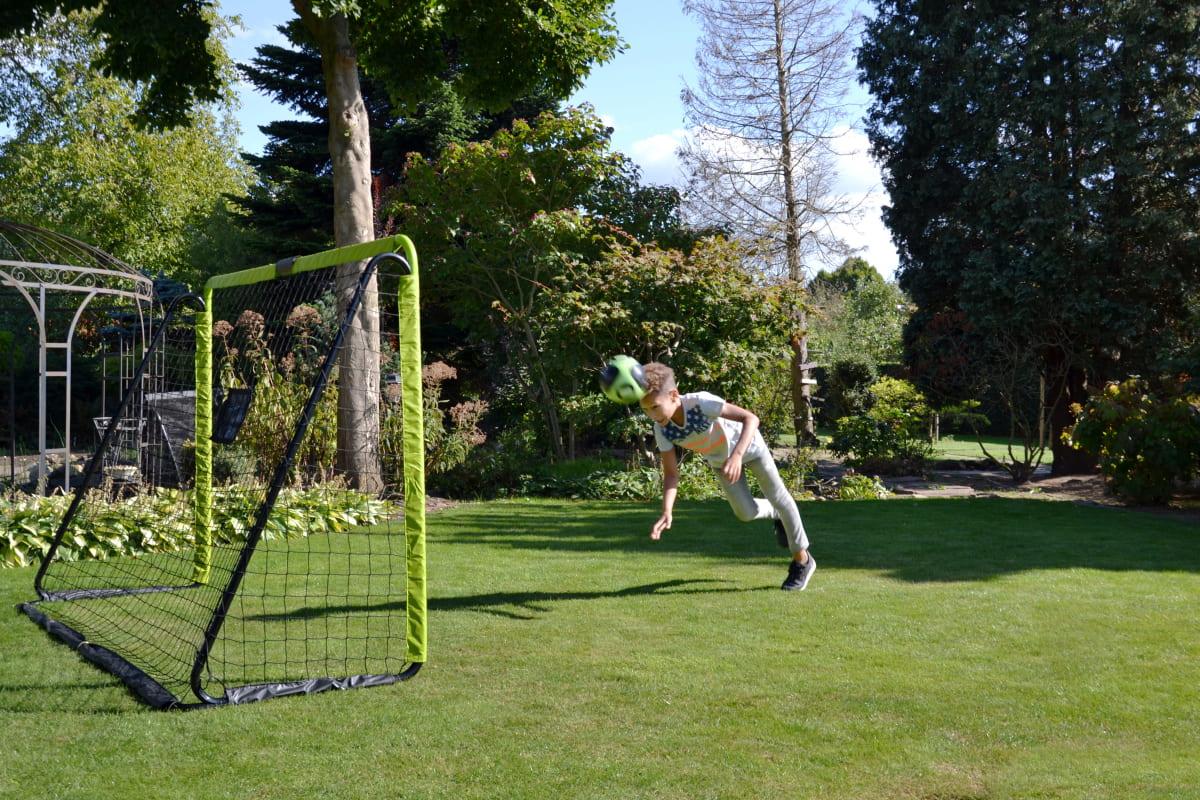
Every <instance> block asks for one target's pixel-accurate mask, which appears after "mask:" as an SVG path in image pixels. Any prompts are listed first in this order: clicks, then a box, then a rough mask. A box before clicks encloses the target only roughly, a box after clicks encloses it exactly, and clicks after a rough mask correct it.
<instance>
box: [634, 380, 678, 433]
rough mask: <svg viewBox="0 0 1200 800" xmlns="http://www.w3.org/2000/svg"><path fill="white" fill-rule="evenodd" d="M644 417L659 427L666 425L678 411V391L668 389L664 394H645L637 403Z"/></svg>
mask: <svg viewBox="0 0 1200 800" xmlns="http://www.w3.org/2000/svg"><path fill="white" fill-rule="evenodd" d="M638 402H639V404H640V405H641V407H642V411H644V412H646V416H647V417H649V418H650V419H652V420H654V421H655V422H657V423H658V424H659V425H666V424H667V421H668V420H670V419H671V417H673V416H675V412H676V411H678V410H679V390H678V389H668V390H667V391H665V392H647V393H646V395H645V397H643V398H642V399H641V400H639V401H638Z"/></svg>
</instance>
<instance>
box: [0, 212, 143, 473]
mask: <svg viewBox="0 0 1200 800" xmlns="http://www.w3.org/2000/svg"><path fill="white" fill-rule="evenodd" d="M5 287H7V288H12V289H15V290H16V292H17V293H18V294H19V295H20V296H21V297H22V298H23V299H24V300H25V302H26V304H28V306H29V310H30V311H32V312H33V317H34V319H35V320H36V322H37V329H38V429H37V435H38V463H37V487H38V492H39V493H44V492H45V490H46V485H47V479H48V468H47V456H48V455H50V454H52V453H55V454H61V455H62V459H63V465H64V481H65V486H64V488H65V489H69V487H70V483H71V389H72V385H71V378H72V359H73V348H74V342H75V334H76V330H77V327H78V325H79V321H80V319H81V318H82V317H83V314H84V312H85V311H86V310H87V308H88V306H89V305H90V304H91V303H92V301H94V300H95V299H96V298H98V297H112V298H121V299H123V300H125V301H127V303H128V306H127V310H128V311H132V312H133V319H134V320H135V323H134V324H135V326H136V327H137V328H139V329H140V330H139V333H140V335H137V336H135V340H136V343H135V345H134V347H133V350H134V351H136V352H135V354H133V355H134V356H135V357H136V358H137V359H139V360H140V359H141V357H142V356H143V355H144V350H145V347H146V343H147V342H148V341H149V340H150V334H151V326H152V325H153V320H154V317H155V311H156V308H157V305H158V303H157V301H156V299H155V292H154V281H153V279H152V278H150V277H147V276H146V275H144V274H142V273H141V272H140V271H138V270H137V269H135V268H134V267H131V266H129V265H128V264H126V263H124V262H123V261H120V260H119V259H116V258H114V257H113V256H110V255H108V254H107V253H105V252H103V251H101V250H98V249H97V248H95V247H92V246H91V245H88V244H85V243H83V242H80V241H78V240H76V239H73V238H71V237H69V236H64V235H63V234H60V233H56V232H54V231H49V230H45V229H42V228H37V227H34V226H32V225H24V224H21V223H17V222H9V221H5V220H0V288H5ZM55 296H60V297H63V296H65V297H76V298H77V301H76V302H75V303H74V312H73V316H72V317H71V321H70V324H69V325H68V326H67V327H66V329H65V331H64V330H63V329H62V326H61V324H58V325H55V324H53V323H54V322H55V320H52V319H48V318H47V315H48V312H49V311H51V309H49V308H48V305H47V299H48V297H49V298H53V297H55ZM53 310H55V311H57V310H59V309H53ZM60 322H61V321H60ZM51 351H59V352H61V353H62V354H63V356H62V362H63V363H62V366H63V368H62V369H51V366H52V365H51V357H50V353H51ZM53 366H59V365H58V364H54V365H53ZM51 380H63V381H65V398H66V402H65V405H66V408H65V417H64V421H65V424H64V427H63V431H62V433H63V447H61V448H52V449H50V448H48V447H47V444H48V443H47V428H48V426H49V424H50V421H49V416H48V413H47V396H48V392H47V388H48V386H49V382H50V381H51ZM120 382H121V377H120V376H119V377H118V383H120ZM118 389H119V392H118V396H119V394H120V392H121V391H123V390H124V389H125V387H124V386H118ZM14 435H15V433H14ZM13 477H14V479H15V477H16V476H15V475H14V476H13Z"/></svg>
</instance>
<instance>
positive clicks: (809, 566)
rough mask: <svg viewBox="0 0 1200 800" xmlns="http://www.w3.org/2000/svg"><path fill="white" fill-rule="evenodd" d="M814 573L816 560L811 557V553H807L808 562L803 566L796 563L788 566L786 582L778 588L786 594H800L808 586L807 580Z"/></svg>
mask: <svg viewBox="0 0 1200 800" xmlns="http://www.w3.org/2000/svg"><path fill="white" fill-rule="evenodd" d="M816 571H817V560H816V559H815V558H813V557H812V553H809V555H808V561H805V562H804V563H803V564H801V563H799V562H798V561H793V562H792V563H791V564H788V574H787V580H785V581H784V582H783V585H782V586H780V587H779V588H780V589H783V590H784V591H788V592H802V591H804V589H805V587H807V586H808V580H809V578H811V577H812V574H813V573H814V572H816Z"/></svg>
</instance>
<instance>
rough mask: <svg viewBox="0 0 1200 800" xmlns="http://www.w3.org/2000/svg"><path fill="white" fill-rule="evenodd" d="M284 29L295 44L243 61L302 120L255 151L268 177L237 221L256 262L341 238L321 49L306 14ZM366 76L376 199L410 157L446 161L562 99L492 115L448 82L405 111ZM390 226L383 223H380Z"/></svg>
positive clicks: (275, 126) (270, 133)
mask: <svg viewBox="0 0 1200 800" xmlns="http://www.w3.org/2000/svg"><path fill="white" fill-rule="evenodd" d="M278 30H279V32H280V33H282V34H283V35H284V36H285V37H286V38H287V40H288V41H289V43H290V46H283V45H275V44H270V45H263V46H261V47H259V48H258V50H257V55H256V56H255V57H254V58H253V59H252V60H251V62H250V63H249V64H244V65H241V67H240V69H241V71H242V74H243V75H244V77H245V78H246V80H248V81H249V82H250V83H251V84H252V85H253V86H254V87H255V88H256V89H257V90H258V91H259V92H261V93H263V94H266V95H269V96H271V97H273V98H274V99H275V100H276V101H277V102H279V103H282V104H284V105H287V106H289V107H290V108H291V109H292V111H293V112H295V113H296V114H298V115H299V116H300V117H302V118H301V119H288V120H280V121H276V122H271V123H269V124H267V125H264V126H263V127H262V128H261V130H262V131H263V133H265V134H266V136H267V140H268V141H267V145H266V148H265V150H264V152H263V154H262V155H249V154H247V155H245V158H246V160H247V161H248V162H249V163H250V164H251V165H252V166H253V167H254V170H255V173H256V175H257V176H258V181H257V182H256V184H255V185H254V186H253V187H252V188H251V191H250V193H249V195H248V196H246V197H245V198H244V199H240V200H239V201H238V205H239V206H240V210H241V211H242V212H243V213H241V214H238V215H237V216H236V217H235V219H236V221H237V222H239V223H240V224H241V225H242V226H244V227H246V228H247V229H248V230H249V231H250V232H251V233H252V234H253V236H252V239H253V241H254V250H255V251H256V252H258V253H259V254H260V255H259V256H258V257H257V258H253V259H251V260H252V261H254V262H255V263H257V262H259V261H269V260H272V259H275V258H278V257H279V254H280V253H300V252H311V251H313V250H319V249H323V248H326V247H330V246H332V244H333V233H332V230H331V229H330V227H329V220H330V219H331V217H332V215H333V174H332V162H331V161H330V156H329V145H328V138H329V133H328V130H329V115H328V111H327V109H326V105H327V102H326V97H325V90H324V77H323V75H322V72H321V54H320V52H318V50H317V48H316V47H315V45H314V44H313V42H312V37H311V35H310V34H309V33H308V31H307V29H306V28H305V27H304V26H303V25H302V24H301V23H300V21H299V20H298V19H297V20H292V21H291V22H289V23H287V24H285V25H280V26H279V27H278ZM360 82H361V85H362V91H363V103H364V105H365V106H366V109H367V117H368V119H369V121H370V129H371V130H370V134H371V135H370V142H371V173H372V187H373V195H374V198H375V201H376V204H378V201H379V199H380V197H381V196H382V195H383V194H384V193H385V192H386V191H387V189H388V188H389V187H391V186H394V185H395V184H396V183H397V182H398V181H399V180H400V179H401V175H402V173H403V171H404V165H405V160H406V159H407V157H408V154H409V153H414V152H415V153H421V154H422V155H424V156H426V157H429V158H436V157H437V155H438V154H440V153H441V151H442V150H444V149H445V148H446V146H448V145H449V144H451V143H455V142H464V141H467V140H471V139H486V138H488V137H490V136H491V135H492V134H494V133H495V132H496V131H497V130H499V129H500V128H502V127H506V126H507V125H510V124H511V123H512V121H513V120H514V119H517V118H527V117H534V116H537V114H539V113H541V112H542V111H545V110H550V109H552V108H555V107H557V105H558V102H557V99H556V98H553V97H550V96H548V95H539V96H534V97H528V98H518V99H516V100H515V101H513V103H512V104H511V106H510V107H508V108H506V109H504V110H503V111H501V112H499V113H490V112H487V111H483V110H480V109H473V108H470V107H468V106H467V105H466V103H465V102H464V101H463V99H462V98H461V97H460V96H458V95H457V94H456V93H455V91H454V89H453V87H451V86H450V85H449V83H448V82H442V83H440V84H436V85H434V86H432V88H431V91H433V94H432V95H431V96H430V97H428V98H425V99H424V100H423V101H422V102H420V103H416V104H414V106H413V108H412V109H411V111H410V112H408V114H407V115H403V114H401V113H400V112H399V111H398V110H397V109H396V108H395V107H394V106H393V104H392V102H391V98H390V97H389V95H388V92H387V89H386V88H385V87H384V86H383V85H382V84H381V83H380V82H379V81H378V80H373V79H372V78H370V77H369V76H365V75H360ZM387 224H388V223H387V220H381V219H377V220H376V227H377V228H379V227H386V226H387Z"/></svg>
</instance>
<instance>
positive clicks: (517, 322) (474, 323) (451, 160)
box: [387, 109, 778, 459]
mask: <svg viewBox="0 0 1200 800" xmlns="http://www.w3.org/2000/svg"><path fill="white" fill-rule="evenodd" d="M610 135H611V130H610V129H609V128H607V127H606V126H605V125H604V124H603V123H602V122H601V121H600V120H599V119H598V118H597V117H596V116H595V115H594V113H592V112H591V111H590V110H588V109H568V110H566V111H564V112H562V113H560V114H557V115H555V114H550V113H546V114H543V115H541V116H540V117H538V118H537V119H536V120H534V121H533V122H532V123H527V122H524V121H520V120H519V121H517V122H515V123H514V124H513V125H512V127H511V128H510V129H506V130H502V131H500V132H498V133H497V134H496V135H495V136H493V137H492V138H491V139H490V140H488V141H486V142H473V143H468V144H465V145H451V146H450V147H448V148H447V149H446V151H445V152H444V153H443V154H442V156H441V158H440V159H438V160H437V161H432V160H430V159H427V158H424V157H423V156H420V155H413V156H412V157H411V158H410V161H409V166H408V168H407V170H406V178H405V181H404V182H403V183H402V184H401V185H400V186H398V187H397V190H396V192H395V195H394V197H395V202H394V203H393V204H391V205H389V206H388V208H387V211H388V213H391V214H394V215H395V216H396V218H397V220H398V222H399V223H400V224H401V226H402V227H403V228H404V229H405V230H408V231H411V232H413V234H414V235H415V236H418V237H420V241H421V242H422V246H423V264H424V265H425V266H424V269H425V272H426V274H427V275H429V276H430V280H429V282H428V284H427V286H428V287H429V288H428V290H427V300H428V301H429V302H430V303H432V304H435V305H440V306H443V307H445V308H448V309H450V311H451V313H452V317H453V322H454V323H455V324H457V325H458V326H460V327H461V328H462V329H463V330H465V331H466V332H467V333H468V335H469V337H470V341H471V342H472V344H473V345H474V346H475V347H476V348H480V349H487V350H488V351H489V352H493V353H494V354H495V361H496V362H497V363H496V364H495V365H493V370H494V371H493V375H494V380H493V381H492V383H493V384H494V385H495V386H497V387H504V386H508V385H512V386H515V387H517V388H518V389H519V391H518V392H516V393H515V396H513V397H511V398H510V399H509V400H508V401H506V400H505V398H504V397H501V398H499V401H498V402H497V403H494V404H493V406H492V407H493V409H494V410H495V411H496V412H497V413H500V414H505V413H508V414H509V417H510V418H511V419H514V420H520V419H521V418H522V415H521V413H520V411H519V409H520V408H528V409H533V410H535V411H536V414H537V417H538V419H539V420H540V422H539V423H538V424H537V427H538V428H539V429H540V430H542V431H545V435H544V436H543V437H541V440H542V441H543V442H545V444H546V448H547V450H548V452H549V453H550V455H551V456H552V457H553V458H555V459H562V458H566V457H569V456H570V455H571V452H572V447H573V443H574V442H575V441H576V440H577V438H578V437H577V436H576V435H575V433H576V432H578V431H580V430H581V428H580V424H582V421H583V420H584V419H585V418H586V417H587V414H585V413H583V410H582V406H581V405H580V403H586V398H588V397H598V395H597V393H596V392H595V390H594V386H593V385H591V382H590V378H589V377H588V373H586V372H582V371H581V365H585V364H589V365H595V366H597V367H598V366H600V365H601V364H602V363H603V359H604V358H605V357H607V356H608V355H612V354H613V353H615V352H633V353H637V354H638V355H640V356H642V357H646V358H649V357H654V355H664V354H669V353H678V352H679V349H680V341H677V340H679V339H680V337H681V336H682V327H683V325H682V320H683V319H684V318H685V315H686V314H687V313H695V314H697V321H696V322H695V326H694V327H695V330H692V331H690V332H688V337H687V338H688V341H690V342H693V343H700V342H709V341H721V342H729V341H732V340H737V339H738V337H737V336H735V335H734V333H733V332H734V331H735V330H743V334H742V336H741V339H743V340H749V339H751V338H753V335H752V331H753V330H755V329H757V327H761V325H758V324H756V323H754V322H753V319H754V315H755V314H756V313H760V312H761V304H755V303H751V302H746V303H745V304H744V306H739V305H738V302H737V301H735V300H734V299H730V300H729V302H728V303H724V304H722V303H720V302H719V297H718V298H714V299H713V301H712V303H713V305H714V308H719V311H714V312H712V313H709V312H707V311H705V310H703V309H699V308H698V307H697V306H698V302H699V299H698V298H701V297H705V296H707V292H708V290H709V289H714V287H715V286H717V285H724V284H728V285H733V284H737V285H742V284H744V285H745V286H747V287H749V286H751V285H752V283H753V282H752V281H751V280H750V279H749V278H748V277H746V275H745V274H739V275H738V276H734V277H725V276H718V274H717V273H718V272H720V273H730V272H737V269H736V267H737V265H738V264H740V259H741V254H740V251H737V250H735V249H734V248H732V247H730V246H727V247H725V248H717V247H713V246H709V245H707V244H705V243H703V242H700V243H693V245H692V248H691V250H692V257H691V258H689V257H688V256H685V255H684V254H683V253H681V252H678V251H666V250H658V249H650V250H644V249H643V248H642V246H641V244H640V243H639V242H638V241H637V238H636V237H634V236H631V235H630V233H629V232H628V231H626V230H624V226H627V227H630V228H633V229H634V231H636V232H637V233H638V234H640V235H642V236H655V235H664V238H668V237H669V235H670V232H671V230H672V224H671V220H673V219H676V218H677V216H676V212H677V205H673V204H672V203H671V200H672V198H675V197H676V196H675V195H674V194H673V193H663V194H662V195H656V196H655V198H654V203H653V204H652V209H653V213H648V214H641V215H639V213H637V209H638V203H639V202H640V201H641V200H642V199H643V198H645V197H646V195H647V194H649V193H650V192H647V191H645V189H646V187H641V186H640V185H638V184H637V182H636V175H637V173H636V171H635V170H633V169H632V167H631V164H630V162H629V160H628V159H626V158H625V157H624V156H622V155H621V154H619V153H615V152H613V151H612V150H611V149H610V141H609V137H610ZM664 198H665V199H664ZM614 209H615V212H616V213H615V214H614V216H613V217H610V216H608V214H610V213H613V212H614ZM701 250H703V255H701V254H700V252H699V251H701ZM635 253H636V254H637V255H633V254H635ZM735 256H736V257H735ZM721 257H726V258H727V260H725V261H722V260H721ZM697 263H698V264H701V265H703V269H701V267H700V266H697ZM673 268H677V269H679V270H680V271H681V272H683V273H685V274H683V275H680V276H677V277H678V282H677V284H675V285H672V283H671V275H672V269H673ZM701 274H703V275H704V276H705V277H704V278H703V279H701V277H700V276H701ZM738 280H741V284H738ZM622 287H623V288H622ZM693 293H694V299H693V300H692V301H689V299H688V298H692V297H693ZM724 294H729V292H725V293H724ZM737 298H738V300H742V299H745V298H744V297H743V296H742V295H738V296H737ZM681 309H687V311H682V310H681ZM664 315H666V316H665V317H664ZM664 318H665V319H667V320H671V322H670V323H669V324H668V323H663V324H662V325H660V324H659V323H658V322H656V320H662V319H664ZM765 318H766V315H765V314H764V315H763V319H764V320H765ZM761 324H765V322H763V323H761ZM640 331H652V332H653V335H651V334H642V333H637V332H640ZM705 331H709V334H706V333H705ZM635 333H636V335H635ZM776 334H778V331H776ZM706 335H711V336H714V337H716V338H715V339H711V340H710V339H706V338H705V336H706ZM692 346H693V347H696V346H699V345H697V344H693V345H692ZM701 349H704V350H706V351H707V352H708V354H709V355H714V356H715V355H716V353H715V352H714V351H715V345H714V348H707V347H701ZM740 357H741V356H740V354H734V353H732V352H731V353H730V354H729V356H728V360H729V361H730V362H736V361H738V360H739V358H740ZM714 369H716V367H714ZM721 374H722V375H723V374H724V371H721ZM581 375H582V378H581ZM504 393H505V391H504V389H503V388H500V389H499V390H498V394H501V395H503V394H504ZM593 410H595V409H593ZM601 416H604V415H603V414H601ZM517 424H521V423H520V422H518V423H517Z"/></svg>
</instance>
